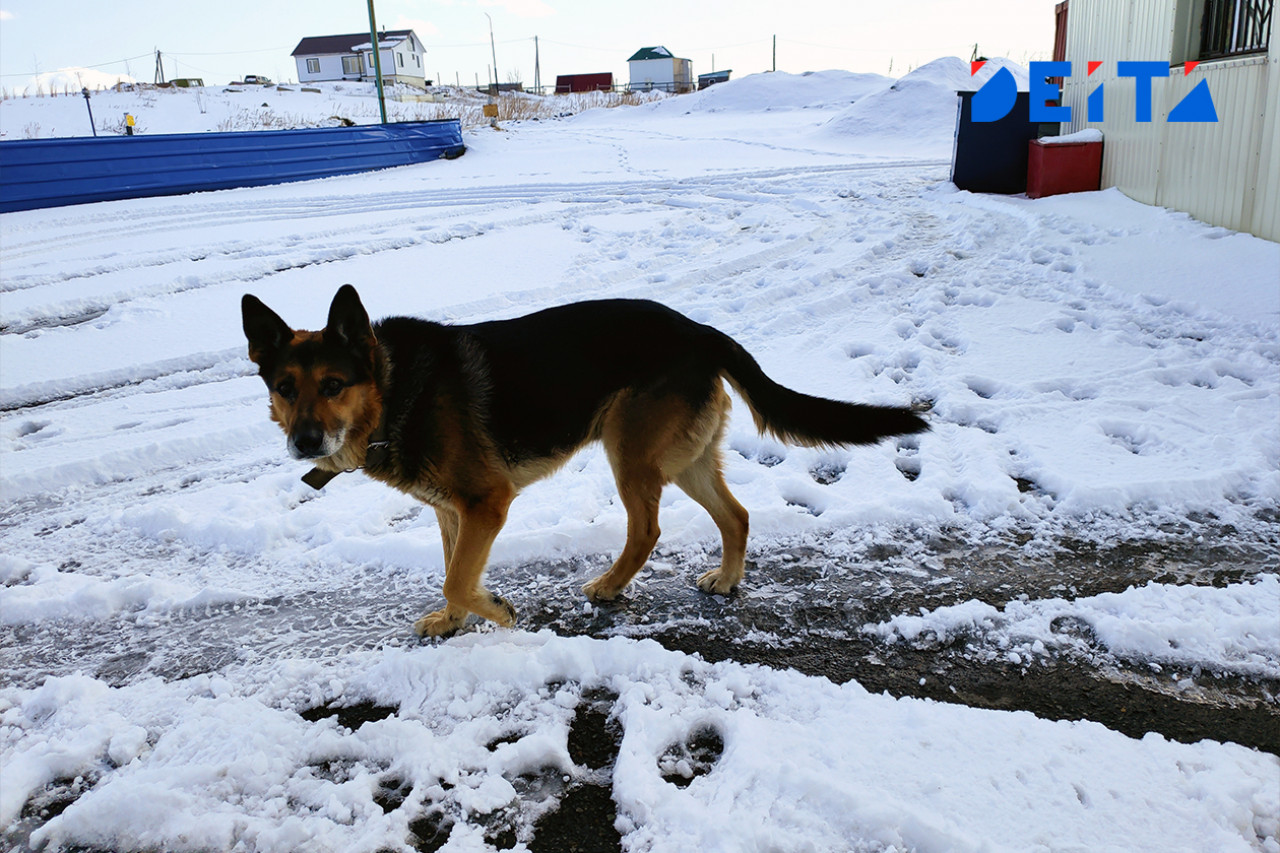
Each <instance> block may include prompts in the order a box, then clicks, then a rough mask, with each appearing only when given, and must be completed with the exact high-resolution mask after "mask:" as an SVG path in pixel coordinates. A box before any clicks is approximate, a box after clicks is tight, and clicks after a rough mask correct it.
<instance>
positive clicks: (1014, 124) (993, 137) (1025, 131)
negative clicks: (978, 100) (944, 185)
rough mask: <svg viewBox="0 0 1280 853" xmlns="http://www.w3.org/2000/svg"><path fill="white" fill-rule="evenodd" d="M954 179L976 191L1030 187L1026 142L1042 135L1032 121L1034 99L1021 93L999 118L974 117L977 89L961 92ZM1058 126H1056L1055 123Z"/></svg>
mask: <svg viewBox="0 0 1280 853" xmlns="http://www.w3.org/2000/svg"><path fill="white" fill-rule="evenodd" d="M958 94H959V95H960V106H959V112H958V114H957V118H956V136H955V145H954V148H953V150H952V156H951V181H952V183H954V184H955V185H956V186H957V187H959V188H960V189H962V190H969V191H970V192H975V193H1020V192H1025V191H1026V189H1027V143H1028V142H1030V141H1031V140H1033V139H1035V138H1036V137H1037V136H1039V135H1040V132H1041V125H1040V124H1039V123H1037V122H1033V121H1031V100H1030V95H1029V94H1028V93H1027V92H1019V93H1018V97H1017V100H1015V101H1014V104H1013V109H1011V110H1009V114H1008V115H1006V116H1005V117H1004V118H1002V119H998V120H997V121H974V120H973V109H972V106H973V96H974V94H976V93H975V92H959V93H958ZM1055 126H1056V125H1055Z"/></svg>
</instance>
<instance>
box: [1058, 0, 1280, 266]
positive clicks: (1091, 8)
mask: <svg viewBox="0 0 1280 853" xmlns="http://www.w3.org/2000/svg"><path fill="white" fill-rule="evenodd" d="M1275 5H1276V4H1275V0H1069V4H1068V3H1062V4H1059V11H1060V12H1061V11H1063V7H1066V9H1065V11H1066V39H1065V47H1066V50H1065V53H1066V57H1065V58H1066V59H1068V60H1070V61H1071V62H1072V63H1073V65H1072V71H1073V72H1074V74H1073V76H1071V77H1068V78H1066V80H1065V81H1064V89H1063V103H1064V104H1065V105H1067V106H1069V107H1071V122H1070V124H1069V125H1064V127H1063V130H1064V132H1069V131H1076V130H1081V129H1083V128H1086V127H1097V128H1099V129H1100V130H1102V133H1103V137H1104V142H1103V159H1102V185H1103V186H1104V187H1119V188H1120V190H1121V191H1122V192H1124V193H1125V194H1126V195H1128V196H1130V197H1132V198H1135V199H1137V200H1138V201H1141V202H1145V203H1147V204H1155V205H1160V206H1163V207H1171V208H1174V209H1177V210H1182V211H1186V212H1187V213H1190V214H1191V215H1192V216H1195V217H1196V218H1197V219H1201V220H1204V221H1205V222H1209V223H1212V224H1214V225H1221V226H1224V227H1226V228H1231V229H1233V230H1237V231H1247V232H1250V233H1252V234H1255V235H1257V236H1259V237H1265V238H1267V239H1269V240H1276V241H1280V109H1277V108H1276V104H1278V103H1280V38H1277V35H1276V27H1275V22H1274V19H1275ZM1060 20H1061V19H1060ZM1117 60H1138V61H1147V62H1151V61H1160V62H1162V63H1164V62H1167V63H1168V64H1169V76H1168V77H1155V78H1153V79H1152V80H1151V81H1150V82H1151V88H1150V92H1151V119H1152V120H1151V121H1147V122H1142V121H1138V120H1137V119H1136V113H1135V106H1136V99H1137V93H1138V86H1137V85H1136V81H1135V80H1134V79H1133V78H1132V77H1120V76H1119V74H1118V71H1119V69H1118V68H1117V64H1116V61H1117ZM1090 61H1100V62H1102V64H1101V65H1100V66H1098V68H1097V70H1096V71H1095V73H1093V74H1086V73H1085V66H1086V64H1087V63H1088V62H1090ZM1188 63H1195V64H1194V65H1193V66H1192V67H1191V68H1188ZM1202 82H1204V83H1206V85H1207V87H1208V90H1209V93H1210V94H1211V96H1212V100H1213V105H1214V108H1215V110H1216V112H1217V117H1218V120H1217V121H1216V122H1178V121H1174V122H1170V121H1168V118H1169V113H1170V111H1172V110H1173V109H1174V108H1175V107H1176V106H1177V105H1178V104H1179V103H1180V102H1182V100H1183V99H1184V98H1186V97H1187V96H1188V95H1189V94H1190V93H1191V92H1192V90H1193V89H1196V88H1197V87H1198V86H1199V85H1200V84H1201V83H1202ZM1099 86H1105V90H1104V106H1105V110H1104V114H1103V118H1104V120H1103V121H1102V122H1094V123H1090V122H1089V121H1088V107H1087V104H1088V98H1089V95H1090V93H1092V92H1094V91H1096V90H1097V88H1098V87H1099ZM1144 89H1145V84H1144Z"/></svg>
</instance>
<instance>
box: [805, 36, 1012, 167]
mask: <svg viewBox="0 0 1280 853" xmlns="http://www.w3.org/2000/svg"><path fill="white" fill-rule="evenodd" d="M1002 68H1007V69H1009V71H1010V73H1012V74H1013V76H1014V79H1015V80H1017V82H1018V86H1019V88H1020V89H1022V90H1026V88H1027V71H1026V69H1025V68H1023V67H1021V66H1019V65H1016V64H1014V63H1011V62H1009V61H1007V60H1003V59H996V60H991V61H990V62H988V63H987V64H986V65H985V66H983V68H982V70H981V71H979V72H978V73H977V74H976V75H973V74H970V73H969V69H970V66H969V63H967V62H964V61H963V60H961V59H959V58H957V57H954V56H948V57H944V58H942V59H935V60H934V61H933V62H930V63H928V64H927V65H923V66H921V67H920V68H917V69H915V70H913V71H911V72H910V73H908V74H906V75H904V76H903V77H901V78H900V79H899V80H897V81H896V82H894V83H893V84H892V85H891V86H889V87H887V88H884V89H881V90H879V91H875V92H872V93H870V94H868V95H867V96H866V97H865V98H862V99H860V100H858V101H857V102H856V103H854V104H853V105H852V106H850V107H848V108H847V109H845V110H844V111H843V112H841V113H840V114H838V115H836V116H835V117H834V118H832V119H830V120H829V121H828V122H827V123H826V125H825V126H824V127H823V130H822V136H824V137H828V136H836V137H851V138H853V139H854V140H856V141H857V142H858V143H859V145H865V146H868V147H873V148H879V147H883V148H888V149H890V150H894V151H897V152H898V153H899V155H900V156H915V157H924V158H937V159H950V157H951V148H952V144H953V138H954V135H955V128H956V110H957V108H958V107H957V104H958V98H957V96H956V92H960V91H976V90H977V89H979V88H981V87H982V84H983V83H985V82H986V81H987V80H988V79H990V78H991V76H992V75H994V74H995V73H996V72H998V71H999V70H1001V69H1002Z"/></svg>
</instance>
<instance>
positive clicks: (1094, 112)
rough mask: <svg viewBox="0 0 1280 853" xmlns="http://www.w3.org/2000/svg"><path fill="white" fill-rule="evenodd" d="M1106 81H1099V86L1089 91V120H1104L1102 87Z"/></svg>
mask: <svg viewBox="0 0 1280 853" xmlns="http://www.w3.org/2000/svg"><path fill="white" fill-rule="evenodd" d="M1106 85H1107V84H1106V83H1099V84H1098V88H1096V89H1094V90H1093V91H1092V92H1090V93H1089V121H1091V122H1092V121H1102V110H1103V106H1104V105H1103V100H1102V89H1103V87H1104V86H1106Z"/></svg>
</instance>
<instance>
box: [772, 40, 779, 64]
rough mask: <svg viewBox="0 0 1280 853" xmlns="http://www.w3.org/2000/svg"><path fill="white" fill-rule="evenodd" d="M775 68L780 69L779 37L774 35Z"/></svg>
mask: <svg viewBox="0 0 1280 853" xmlns="http://www.w3.org/2000/svg"><path fill="white" fill-rule="evenodd" d="M773 70H774V71H777V70H778V37H777V36H774V37H773Z"/></svg>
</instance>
